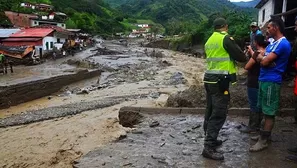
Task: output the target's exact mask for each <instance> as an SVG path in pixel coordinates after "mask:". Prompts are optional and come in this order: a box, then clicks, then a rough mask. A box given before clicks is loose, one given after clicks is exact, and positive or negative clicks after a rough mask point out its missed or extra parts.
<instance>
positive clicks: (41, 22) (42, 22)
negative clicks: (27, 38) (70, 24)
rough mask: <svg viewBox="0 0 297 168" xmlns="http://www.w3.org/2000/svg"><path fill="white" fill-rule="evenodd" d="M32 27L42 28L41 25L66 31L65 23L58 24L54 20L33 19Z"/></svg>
mask: <svg viewBox="0 0 297 168" xmlns="http://www.w3.org/2000/svg"><path fill="white" fill-rule="evenodd" d="M30 23H31V27H35V26H40V25H53V26H58V27H61V28H63V29H66V24H65V23H63V22H56V21H54V20H52V19H48V18H44V19H31V20H30Z"/></svg>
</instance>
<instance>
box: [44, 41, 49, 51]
mask: <svg viewBox="0 0 297 168" xmlns="http://www.w3.org/2000/svg"><path fill="white" fill-rule="evenodd" d="M45 47H46V50H49V46H48V42H46V43H45Z"/></svg>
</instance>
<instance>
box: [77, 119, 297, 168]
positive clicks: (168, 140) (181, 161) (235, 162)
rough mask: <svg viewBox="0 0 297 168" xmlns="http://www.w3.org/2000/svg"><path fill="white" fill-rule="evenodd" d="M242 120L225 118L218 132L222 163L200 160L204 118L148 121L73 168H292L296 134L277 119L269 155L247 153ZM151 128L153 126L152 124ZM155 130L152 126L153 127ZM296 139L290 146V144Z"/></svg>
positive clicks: (248, 144)
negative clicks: (290, 149)
mask: <svg viewBox="0 0 297 168" xmlns="http://www.w3.org/2000/svg"><path fill="white" fill-rule="evenodd" d="M245 120H246V119H243V118H235V117H229V119H228V121H227V122H226V123H225V125H224V126H223V129H222V130H221V132H220V135H219V139H221V140H223V141H224V143H223V145H222V146H221V147H220V148H218V151H220V152H223V153H224V156H225V161H222V162H221V161H213V160H209V159H205V158H203V157H202V156H201V153H202V150H203V141H204V132H203V129H202V123H203V117H202V116H198V115H187V116H171V115H151V116H149V115H148V116H146V118H145V119H144V121H143V122H142V123H141V124H139V125H137V126H136V129H135V130H133V131H132V132H130V133H128V135H127V137H122V139H121V138H120V140H119V141H117V142H114V143H111V144H109V145H107V146H104V147H101V148H98V149H97V150H94V151H92V152H89V153H88V154H86V155H85V156H84V157H82V158H81V159H80V160H78V161H77V164H75V167H78V168H86V167H88V168H94V167H138V168H141V167H152V168H153V167H154V168H156V167H158V168H159V167H160V168H161V167H178V168H197V167H205V168H214V167H222V168H225V167H228V168H230V167H232V168H233V167H234V168H238V167H240V168H248V167H249V168H250V167H254V168H266V167H269V168H280V167H286V168H294V167H296V164H295V163H291V162H288V161H285V160H284V158H285V156H286V155H287V152H286V149H287V148H288V147H291V146H294V145H297V142H296V141H295V140H296V137H297V136H296V135H297V134H296V133H297V131H296V128H295V127H294V126H292V124H290V123H287V122H286V121H285V120H283V119H278V121H277V129H276V130H275V131H274V132H273V136H272V143H271V146H270V147H269V149H267V150H265V151H262V152H259V153H250V152H249V151H248V149H249V147H250V144H254V143H255V142H253V141H252V140H250V136H249V135H247V134H242V133H240V132H239V131H238V126H239V125H240V124H241V123H240V122H242V121H245ZM156 122H157V123H159V125H157V124H155V127H150V126H152V123H156ZM156 125H157V126H156ZM294 139H295V140H294Z"/></svg>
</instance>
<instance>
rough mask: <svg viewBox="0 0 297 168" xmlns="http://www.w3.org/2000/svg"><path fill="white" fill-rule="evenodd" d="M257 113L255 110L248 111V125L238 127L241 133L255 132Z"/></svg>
mask: <svg viewBox="0 0 297 168" xmlns="http://www.w3.org/2000/svg"><path fill="white" fill-rule="evenodd" d="M258 120H259V119H258V115H257V113H255V112H250V116H249V125H248V126H245V127H243V128H240V129H239V131H240V132H242V133H248V134H254V133H257V129H256V126H257V122H258Z"/></svg>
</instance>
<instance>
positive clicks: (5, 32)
mask: <svg viewBox="0 0 297 168" xmlns="http://www.w3.org/2000/svg"><path fill="white" fill-rule="evenodd" d="M20 30H21V29H0V38H7V37H9V36H10V35H12V34H14V33H16V32H18V31H20Z"/></svg>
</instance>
